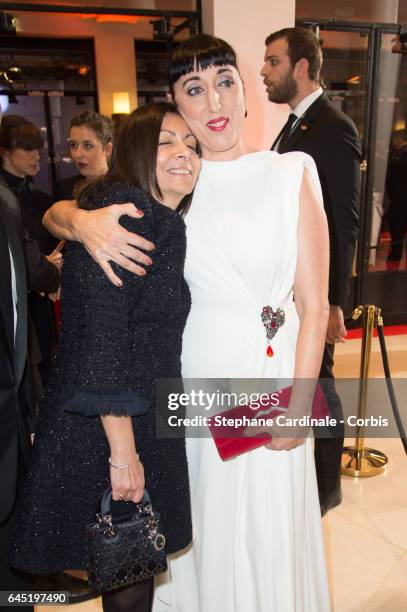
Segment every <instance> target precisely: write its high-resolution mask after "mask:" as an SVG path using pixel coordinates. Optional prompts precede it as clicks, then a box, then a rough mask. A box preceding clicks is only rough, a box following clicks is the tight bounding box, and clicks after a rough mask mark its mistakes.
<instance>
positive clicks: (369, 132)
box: [299, 21, 407, 324]
mask: <svg viewBox="0 0 407 612" xmlns="http://www.w3.org/2000/svg"><path fill="white" fill-rule="evenodd" d="M299 25H302V26H305V27H312V28H313V29H314V31H315V32H316V33H317V34H318V35H319V37H320V39H321V40H322V49H323V55H324V65H323V70H322V77H323V80H324V86H325V88H326V93H327V95H328V96H329V98H330V100H331V102H332V103H334V104H336V105H337V106H338V107H339V108H340V109H341V110H342V111H343V112H345V113H346V114H347V115H349V116H350V117H351V119H352V120H353V121H354V123H355V125H356V128H357V130H358V133H359V136H360V140H361V144H362V165H361V169H362V184H361V200H360V220H361V223H360V233H359V240H358V245H357V252H356V256H355V261H354V266H353V272H352V278H351V292H350V296H349V300H348V304H347V308H346V311H347V314H349V313H350V312H351V310H352V309H353V308H354V307H355V306H356V305H357V304H360V303H362V304H367V303H372V304H375V305H377V306H379V307H381V308H382V309H383V313H384V315H385V317H386V323H388V324H391V323H394V324H397V323H399V322H406V321H407V288H406V287H407V271H406V268H407V265H406V239H405V232H406V229H407V228H406V227H405V223H406V222H405V219H406V214H407V213H406V211H407V131H406V128H407V88H406V85H407V55H405V54H403V53H399V52H398V51H399V50H400V51H401V50H402V47H403V45H400V42H399V39H398V32H399V30H400V28H399V26H397V25H385V24H383V25H380V26H379V25H374V24H364V23H360V24H350V23H339V22H336V23H329V22H325V23H316V22H315V21H313V22H312V23H311V22H308V21H302V22H300V23H299ZM404 148H405V149H404ZM403 150H405V155H406V157H405V166H404V168H405V172H404V176H405V179H404V178H403V176H402V175H403V173H402V172H401V170H400V168H401V167H402V165H403ZM400 158H401V161H400ZM403 180H405V181H406V186H405V188H404V183H403ZM394 184H397V187H396V188H395V187H394ZM395 191H397V193H398V195H397V196H394V192H395ZM395 200H397V202H395ZM401 201H402V203H401ZM392 202H395V203H392ZM403 223H404V225H403ZM401 234H402V235H401Z"/></svg>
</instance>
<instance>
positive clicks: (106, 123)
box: [69, 110, 114, 146]
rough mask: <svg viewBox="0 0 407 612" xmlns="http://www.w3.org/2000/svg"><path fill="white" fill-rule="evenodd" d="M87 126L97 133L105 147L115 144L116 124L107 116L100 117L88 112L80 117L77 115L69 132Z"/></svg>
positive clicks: (70, 125) (70, 124) (71, 123)
mask: <svg viewBox="0 0 407 612" xmlns="http://www.w3.org/2000/svg"><path fill="white" fill-rule="evenodd" d="M82 126H85V127H87V128H89V129H90V130H92V131H93V132H95V134H96V137H97V138H98V140H100V142H101V143H102V145H103V146H105V145H107V144H108V143H109V142H113V136H114V123H113V121H112V120H111V119H109V117H106V115H100V114H99V113H95V112H94V111H91V110H87V111H85V112H84V113H81V114H80V115H76V116H75V117H73V119H71V121H70V123H69V132H70V131H71V128H73V127H82Z"/></svg>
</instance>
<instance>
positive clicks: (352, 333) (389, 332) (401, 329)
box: [346, 325, 407, 340]
mask: <svg viewBox="0 0 407 612" xmlns="http://www.w3.org/2000/svg"><path fill="white" fill-rule="evenodd" d="M403 334H407V325H385V326H384V335H385V336H401V335H403ZM373 335H374V336H375V337H377V329H376V328H375V329H374V331H373ZM361 337H362V328H359V329H350V330H349V331H348V335H347V336H346V339H347V340H354V339H355V338H361Z"/></svg>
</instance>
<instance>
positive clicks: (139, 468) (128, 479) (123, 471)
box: [110, 452, 145, 503]
mask: <svg viewBox="0 0 407 612" xmlns="http://www.w3.org/2000/svg"><path fill="white" fill-rule="evenodd" d="M124 462H125V463H124ZM115 465H127V466H128V467H126V468H117V467H114V466H115ZM110 481H111V485H112V496H113V499H114V500H115V501H118V500H123V501H132V502H134V503H138V502H139V501H140V500H141V498H142V497H143V494H144V484H145V482H144V467H143V464H142V463H141V461H140V459H139V456H138V454H137V453H136V452H134V453H132V454H131V455H130V457H128V458H126V459H124V458H123V457H121V456H117V457H116V456H112V457H111V464H110Z"/></svg>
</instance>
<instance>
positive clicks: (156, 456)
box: [11, 103, 200, 612]
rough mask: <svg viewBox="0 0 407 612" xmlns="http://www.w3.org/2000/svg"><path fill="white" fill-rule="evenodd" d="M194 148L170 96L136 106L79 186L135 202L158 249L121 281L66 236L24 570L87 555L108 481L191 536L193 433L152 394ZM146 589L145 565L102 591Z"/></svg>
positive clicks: (180, 324) (29, 487) (26, 503)
mask: <svg viewBox="0 0 407 612" xmlns="http://www.w3.org/2000/svg"><path fill="white" fill-rule="evenodd" d="M197 149H198V145H197V142H196V140H195V137H194V136H193V135H192V133H191V132H190V130H189V128H188V126H187V125H186V123H185V122H184V120H183V119H182V118H181V117H180V116H179V115H178V114H177V111H176V110H175V107H173V106H172V105H170V104H167V103H160V104H151V105H148V106H145V107H142V108H139V109H138V110H136V111H134V112H133V113H132V114H131V115H130V116H129V118H128V120H127V121H126V123H125V125H124V126H123V129H122V130H121V133H120V137H119V140H118V142H117V145H116V148H115V156H114V157H115V159H114V161H113V165H112V171H111V172H109V174H108V176H107V177H105V178H102V179H99V180H98V181H96V182H95V183H94V184H92V185H90V186H88V187H87V188H86V189H85V190H84V191H83V192H82V193H81V196H80V200H79V201H80V207H81V208H82V209H83V214H85V215H86V214H87V212H86V211H87V210H92V209H95V208H100V207H104V206H109V205H110V204H117V205H119V204H120V203H121V202H133V203H134V204H135V205H136V206H137V208H138V210H139V211H141V214H142V218H141V219H137V220H135V219H132V218H130V217H123V218H122V223H123V225H124V226H125V227H126V228H127V229H129V230H130V231H131V230H133V228H135V227H136V226H137V231H138V233H140V227H141V228H142V229H141V234H142V235H143V236H144V237H145V238H146V239H147V240H151V241H154V243H155V245H156V253H155V263H154V266H153V269H150V271H149V274H148V275H144V276H142V277H136V276H134V275H133V274H131V273H129V272H126V271H124V270H118V274H119V275H120V277H121V280H122V281H123V285H122V286H121V287H120V286H115V285H113V284H112V283H111V282H110V281H109V280H108V279H107V277H106V276H105V274H104V273H103V271H102V270H101V268H100V267H99V266H98V265H97V264H96V263H95V262H94V261H93V259H92V258H91V257H90V256H89V255H88V253H87V252H86V250H85V249H84V248H83V246H82V245H80V244H78V243H70V244H69V245H68V247H67V249H66V255H65V263H64V268H63V276H62V300H61V301H62V325H61V335H60V341H59V346H58V353H57V356H56V359H55V363H54V365H53V371H52V375H51V377H50V381H49V385H48V388H47V390H46V394H45V398H44V402H43V406H42V409H41V413H40V421H39V426H38V431H37V435H36V440H35V443H34V447H33V461H32V467H31V471H30V473H29V475H28V478H27V480H26V483H25V487H24V490H23V494H22V501H21V507H20V511H19V520H18V524H17V530H16V539H15V543H14V546H13V554H12V559H11V562H12V564H13V565H14V566H15V567H16V568H18V569H20V570H23V571H25V572H28V573H31V574H45V573H50V572H58V571H60V570H64V569H85V566H86V562H85V560H86V541H85V537H84V534H85V525H86V524H89V523H91V522H93V520H94V516H95V507H96V503H97V500H98V498H99V496H100V495H101V493H102V492H103V491H104V489H105V488H106V486H108V485H109V483H111V485H112V489H113V499H115V500H124V501H129V500H132V501H134V502H137V501H139V500H140V499H141V497H142V494H143V490H144V484H145V485H146V488H147V489H148V491H149V493H150V496H151V499H152V502H153V506H154V507H155V508H157V510H158V511H159V512H160V513H161V517H162V524H163V531H164V533H165V535H166V538H167V553H173V552H177V551H180V550H182V549H183V548H184V547H186V546H187V545H188V544H189V543H190V541H191V537H192V535H191V531H192V530H191V519H190V500H189V485H188V470H187V463H186V455H185V441H184V440H182V439H160V438H158V439H157V438H156V432H155V405H154V404H155V383H156V381H157V380H158V379H160V378H179V377H180V354H181V339H182V332H183V329H184V325H185V322H186V318H187V315H188V312H189V308H190V294H189V290H188V287H187V285H186V282H185V280H184V278H183V268H184V258H185V249H186V239H185V225H184V221H183V219H182V217H181V216H180V214H179V210H180V207H179V205H180V204H181V203H182V205H185V204H186V203H187V202H186V200H185V196H187V195H188V194H190V193H191V191H192V189H193V187H194V185H195V182H196V179H197V176H198V172H199V168H200V161H199V156H198V153H197ZM176 209H177V210H176ZM109 459H110V460H109ZM109 463H110V465H109ZM117 466H121V468H122V469H118V468H117ZM152 592H153V580H152V579H149V580H147V581H143V582H141V583H137V584H136V585H134V586H131V587H127V588H124V589H120V590H118V591H113V592H110V593H106V594H103V606H104V610H105V611H112V612H113V611H114V612H120V611H121V610H126V611H127V610H128V611H132V612H133V611H134V612H147V611H149V610H151V605H152Z"/></svg>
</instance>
